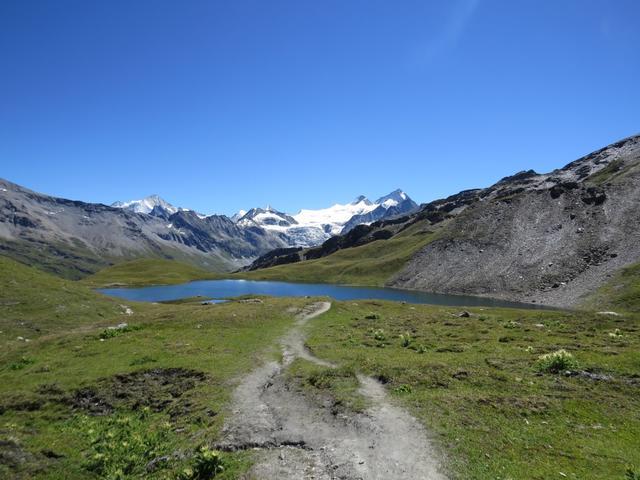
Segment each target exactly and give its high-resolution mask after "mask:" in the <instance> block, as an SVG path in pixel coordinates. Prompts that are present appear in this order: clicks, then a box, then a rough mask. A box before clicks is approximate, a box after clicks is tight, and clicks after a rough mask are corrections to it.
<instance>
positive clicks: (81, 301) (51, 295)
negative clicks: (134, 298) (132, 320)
mask: <svg viewBox="0 0 640 480" xmlns="http://www.w3.org/2000/svg"><path fill="white" fill-rule="evenodd" d="M122 313H123V308H122V307H121V306H120V302H118V301H117V300H114V299H111V298H107V297H104V296H102V295H97V294H96V293H95V292H93V291H92V290H91V289H89V288H87V287H85V286H83V285H80V284H78V283H77V282H74V281H71V280H64V279H61V278H58V277H54V276H52V275H48V274H46V273H43V272H41V271H40V270H38V269H36V268H31V267H27V266H25V265H22V264H21V263H18V262H16V261H14V260H11V259H9V258H7V257H3V256H0V330H1V331H2V334H1V335H2V336H1V337H0V338H2V339H3V340H5V341H9V340H10V341H15V338H16V337H18V336H21V337H24V338H26V339H36V338H39V337H41V336H45V335H49V334H52V333H59V332H66V331H69V330H72V329H81V328H83V327H84V326H87V325H92V324H93V323H95V322H99V321H101V320H104V319H107V318H118V317H122V318H124V316H123V315H122Z"/></svg>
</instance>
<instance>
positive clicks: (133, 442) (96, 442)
mask: <svg viewBox="0 0 640 480" xmlns="http://www.w3.org/2000/svg"><path fill="white" fill-rule="evenodd" d="M307 301H308V300H296V299H272V300H268V301H264V302H254V303H240V302H230V303H227V304H221V305H215V306H214V305H200V304H199V303H195V304H185V305H160V304H156V305H154V304H147V303H134V302H127V303H126V305H121V303H122V301H121V300H112V299H109V298H107V297H104V296H102V295H100V294H97V293H95V292H93V291H92V290H90V289H89V288H87V287H86V286H84V285H82V284H79V283H78V282H73V281H67V280H61V279H59V278H56V277H52V276H50V275H48V274H45V273H42V272H41V271H39V270H36V269H33V268H29V267H26V266H24V265H22V264H20V263H17V262H15V261H13V260H10V259H7V258H6V257H0V478H3V479H4V478H15V479H51V480H53V479H58V480H59V479H63V478H64V479H86V478H110V479H116V478H117V479H124V478H151V479H167V478H171V479H175V478H177V477H178V474H179V472H182V471H183V470H184V469H185V468H187V467H189V466H191V465H192V463H193V459H192V455H193V453H194V452H195V451H196V449H197V448H198V447H199V446H200V445H201V444H202V443H203V442H204V441H205V440H207V439H213V438H216V437H217V435H218V434H219V431H220V428H221V426H222V424H223V422H224V418H225V415H226V405H227V403H228V401H229V399H230V396H231V392H232V391H233V385H234V382H236V381H237V380H238V378H240V377H241V376H242V375H243V374H244V373H246V372H248V371H249V370H250V369H252V368H253V367H254V366H255V364H256V361H258V362H260V361H263V360H265V359H272V358H275V357H274V355H275V354H274V352H273V350H272V349H273V348H274V347H273V345H275V344H276V339H277V338H278V337H279V336H281V335H282V334H283V332H284V331H285V329H286V328H287V327H288V326H289V325H291V323H292V320H293V315H294V314H293V313H292V311H293V312H295V311H296V308H298V307H299V306H301V304H302V303H304V302H307ZM127 309H128V310H127ZM123 323H126V324H127V325H126V327H125V326H121V327H120V328H110V327H116V326H118V325H122V324H123ZM174 452H181V453H180V456H176V457H175V458H174V457H172V455H173V454H174ZM163 456H167V458H169V457H170V458H171V460H170V461H167V462H161V463H160V464H159V465H158V466H157V467H156V468H154V469H148V464H149V462H152V461H153V460H154V459H156V458H158V457H163ZM223 460H224V465H225V468H226V472H225V474H224V475H219V476H217V477H216V478H222V479H232V478H238V476H239V475H240V472H241V471H244V470H246V467H247V462H248V454H247V453H245V452H239V453H228V454H226V453H225V454H223Z"/></svg>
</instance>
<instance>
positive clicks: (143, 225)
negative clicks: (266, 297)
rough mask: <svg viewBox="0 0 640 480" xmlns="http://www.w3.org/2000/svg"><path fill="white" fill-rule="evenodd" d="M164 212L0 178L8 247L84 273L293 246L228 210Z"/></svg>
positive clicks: (69, 273) (0, 244)
mask: <svg viewBox="0 0 640 480" xmlns="http://www.w3.org/2000/svg"><path fill="white" fill-rule="evenodd" d="M163 213H164V215H162V216H154V215H147V214H143V213H136V212H133V211H130V210H128V209H123V208H113V207H109V206H106V205H102V204H94V203H85V202H80V201H74V200H66V199H62V198H56V197H51V196H48V195H43V194H40V193H36V192H33V191H31V190H28V189H26V188H23V187H21V186H19V185H16V184H14V183H11V182H8V181H6V180H2V179H0V253H1V254H4V255H7V256H10V257H13V258H16V259H18V260H20V261H22V262H24V263H28V264H30V265H37V266H39V267H40V268H42V269H44V270H48V271H50V272H53V273H56V274H59V275H62V276H65V277H69V278H79V277H82V276H84V275H86V274H89V273H93V272H95V271H97V270H99V269H100V268H102V267H104V266H106V265H108V264H110V263H113V262H116V261H119V260H122V259H131V258H139V257H155V258H168V259H175V260H181V261H186V262H189V263H194V264H197V265H199V266H201V267H204V268H207V269H210V270H218V271H225V270H227V271H228V270H234V269H237V268H239V267H240V266H242V265H243V264H246V263H247V262H248V261H249V259H252V258H255V257H256V256H259V255H261V254H263V253H265V252H268V251H270V250H273V249H275V248H279V247H283V246H286V245H287V242H286V241H285V239H283V238H282V236H281V235H279V234H278V233H277V232H268V231H266V230H264V229H262V228H260V227H258V226H252V227H250V228H240V227H239V226H238V225H236V224H235V223H234V222H233V221H231V220H230V219H229V218H227V217H225V216H223V215H211V216H208V217H202V216H199V215H198V214H196V213H195V212H192V211H189V210H177V211H175V212H174V213H172V214H171V213H170V212H168V211H165V212H163Z"/></svg>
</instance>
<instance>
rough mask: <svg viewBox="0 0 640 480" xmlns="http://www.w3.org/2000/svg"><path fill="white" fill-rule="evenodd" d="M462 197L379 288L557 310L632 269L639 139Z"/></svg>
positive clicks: (639, 244)
mask: <svg viewBox="0 0 640 480" xmlns="http://www.w3.org/2000/svg"><path fill="white" fill-rule="evenodd" d="M466 197H467V199H466V201H465V202H464V203H465V204H463V205H460V206H459V207H456V208H454V209H453V210H451V211H450V212H449V213H450V214H455V218H453V219H452V220H451V221H450V222H448V223H447V224H446V225H444V226H443V228H442V231H441V232H440V234H439V235H438V238H437V239H435V240H434V241H433V242H431V243H429V244H428V245H426V246H425V247H423V248H422V249H421V250H419V251H418V252H416V254H415V255H414V256H413V258H412V259H411V260H410V261H409V262H408V264H407V265H406V267H405V268H404V269H403V270H402V271H401V272H399V273H398V274H397V275H396V276H395V277H394V278H393V279H391V280H390V281H389V282H388V283H389V285H392V286H395V287H402V288H414V289H420V290H428V291H433V292H441V293H462V294H474V295H487V296H492V297H497V298H505V299H509V300H518V301H524V302H540V303H544V304H549V305H557V306H565V307H567V306H576V305H579V304H580V303H582V302H583V301H584V299H585V298H586V297H587V296H588V295H589V294H591V293H593V292H594V291H595V290H596V289H597V288H598V287H599V286H600V285H601V284H603V283H604V282H606V281H607V279H608V278H610V277H611V276H612V275H613V274H614V273H615V272H617V271H618V270H620V269H621V268H623V267H625V266H628V265H631V264H633V263H636V262H638V260H639V259H640V136H635V137H630V138H627V139H625V140H622V141H620V142H617V143H614V144H612V145H610V146H608V147H605V148H603V149H601V150H598V151H596V152H593V153H591V154H589V155H587V156H585V157H583V158H580V159H579V160H576V161H574V162H572V163H570V164H568V165H567V166H565V167H564V168H561V169H559V170H554V171H553V172H551V173H548V174H537V173H535V172H533V171H527V172H520V173H518V174H516V175H514V176H512V177H507V178H504V179H502V180H501V181H499V182H498V183H496V184H495V185H493V186H492V187H489V188H486V189H481V190H474V191H470V192H466ZM441 208H442V207H441V206H440V205H437V204H436V205H432V204H430V205H427V206H425V207H424V208H423V213H424V212H426V211H439V210H441Z"/></svg>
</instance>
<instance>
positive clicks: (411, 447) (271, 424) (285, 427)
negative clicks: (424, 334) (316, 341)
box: [216, 302, 445, 480]
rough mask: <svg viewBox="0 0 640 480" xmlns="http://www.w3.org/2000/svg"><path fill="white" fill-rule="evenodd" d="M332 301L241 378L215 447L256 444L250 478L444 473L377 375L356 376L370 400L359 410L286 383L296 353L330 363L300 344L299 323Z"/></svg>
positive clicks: (298, 479) (395, 476)
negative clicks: (273, 357)
mask: <svg viewBox="0 0 640 480" xmlns="http://www.w3.org/2000/svg"><path fill="white" fill-rule="evenodd" d="M330 306H331V305H330V304H329V303H328V302H321V303H316V304H313V305H310V306H309V307H307V308H305V309H304V310H303V311H302V312H301V313H300V314H299V316H298V321H297V323H296V325H295V326H294V328H293V329H292V330H291V331H290V332H289V333H288V334H287V335H286V336H285V337H284V338H283V339H282V341H281V346H282V353H283V361H282V363H277V362H270V363H267V364H265V365H263V366H261V367H259V368H258V369H256V370H255V371H253V372H252V373H250V374H249V375H248V376H247V377H246V378H244V380H243V381H242V382H241V384H240V385H239V386H238V387H237V389H236V391H235V394H234V407H233V414H232V415H231V417H230V419H229V420H228V421H227V424H226V425H225V427H224V430H223V440H222V441H221V442H220V443H219V444H218V445H217V446H216V447H217V448H220V449H224V450H242V449H249V448H255V449H259V450H260V453H259V455H258V461H257V463H256V464H255V465H254V467H253V468H252V470H251V471H250V472H249V474H248V477H247V478H251V479H273V478H278V479H283V480H285V479H296V480H301V479H302V480H304V479H354V480H355V479H381V480H382V479H385V480H387V479H395V480H402V479H412V480H415V479H434V480H435V479H438V480H439V479H444V478H445V476H444V474H443V473H442V472H441V470H442V461H441V455H439V453H438V452H437V451H436V449H435V448H434V446H433V445H432V443H431V442H430V440H429V438H428V435H427V432H426V431H425V429H424V428H423V427H422V426H421V425H420V424H419V423H418V422H417V421H416V420H415V419H414V418H413V417H411V416H410V415H409V414H407V413H406V412H405V411H403V410H402V409H400V408H398V407H396V406H395V405H393V404H392V403H391V402H390V401H389V400H388V398H387V395H386V392H385V389H384V387H383V386H382V385H381V384H380V383H379V382H378V381H376V380H374V379H372V378H369V377H366V376H363V375H359V376H358V379H359V381H360V385H361V386H360V390H359V392H360V394H362V395H363V396H364V397H366V399H367V400H368V402H369V404H370V405H371V406H370V407H369V408H368V409H367V410H365V411H364V412H362V413H354V412H348V411H346V412H345V411H340V412H338V413H336V412H335V411H332V409H331V408H330V406H329V405H326V404H323V403H322V402H314V401H313V399H310V398H307V397H306V396H305V394H303V393H302V392H300V391H299V389H295V388H292V386H291V385H289V384H288V383H287V376H286V369H287V368H288V366H289V365H290V364H291V362H292V361H293V360H294V359H295V358H303V359H305V360H308V361H311V362H313V363H316V364H318V365H322V366H325V367H334V365H332V364H331V363H329V362H326V361H323V360H320V359H318V358H316V357H315V356H313V355H312V354H311V352H309V351H308V349H306V348H305V346H304V333H303V328H302V327H303V326H304V324H305V323H306V322H307V321H309V320H310V319H312V318H314V317H316V316H318V315H321V314H322V313H324V312H326V311H327V310H328V309H329V308H330Z"/></svg>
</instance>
